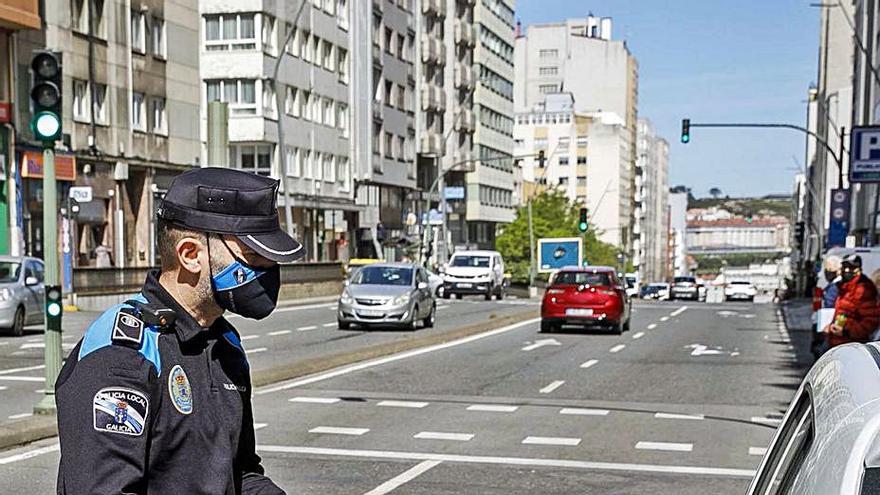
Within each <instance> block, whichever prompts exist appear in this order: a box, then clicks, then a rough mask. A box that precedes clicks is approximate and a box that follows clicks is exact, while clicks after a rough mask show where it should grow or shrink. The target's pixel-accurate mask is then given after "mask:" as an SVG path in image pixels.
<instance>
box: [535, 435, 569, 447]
mask: <svg viewBox="0 0 880 495" xmlns="http://www.w3.org/2000/svg"><path fill="white" fill-rule="evenodd" d="M522 443H523V445H560V446H566V447H577V446H578V445H580V443H581V439H580V438H568V437H526V438H525V439H523V441H522Z"/></svg>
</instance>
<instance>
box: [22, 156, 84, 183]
mask: <svg viewBox="0 0 880 495" xmlns="http://www.w3.org/2000/svg"><path fill="white" fill-rule="evenodd" d="M21 176H22V177H23V178H26V179H42V178H43V154H42V153H41V152H39V151H25V152H24V153H23V156H22V160H21ZM55 178H56V179H57V180H69V181H75V180H76V158H75V157H74V156H73V155H64V154H56V155H55Z"/></svg>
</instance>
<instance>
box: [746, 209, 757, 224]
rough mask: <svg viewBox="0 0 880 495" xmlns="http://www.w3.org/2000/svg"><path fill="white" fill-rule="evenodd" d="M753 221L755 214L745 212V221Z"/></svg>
mask: <svg viewBox="0 0 880 495" xmlns="http://www.w3.org/2000/svg"><path fill="white" fill-rule="evenodd" d="M754 221H755V216H754V215H753V214H752V212H748V213H746V223H752V222H754Z"/></svg>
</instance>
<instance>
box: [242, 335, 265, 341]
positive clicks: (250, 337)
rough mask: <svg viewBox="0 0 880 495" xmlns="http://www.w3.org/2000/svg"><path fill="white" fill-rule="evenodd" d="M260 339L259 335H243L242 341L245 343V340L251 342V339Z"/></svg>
mask: <svg viewBox="0 0 880 495" xmlns="http://www.w3.org/2000/svg"><path fill="white" fill-rule="evenodd" d="M258 338H260V336H259V335H242V336H241V340H242V341H244V340H251V339H258Z"/></svg>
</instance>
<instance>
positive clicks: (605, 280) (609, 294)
mask: <svg viewBox="0 0 880 495" xmlns="http://www.w3.org/2000/svg"><path fill="white" fill-rule="evenodd" d="M630 314H631V303H630V300H629V297H627V295H626V288H625V287H624V285H623V283H621V281H620V279H619V278H618V277H617V273H616V272H615V270H614V268H610V267H605V266H590V267H586V268H564V269H562V270H560V271H559V272H557V273H556V275H555V276H554V277H553V278H552V279H551V283H550V285H549V286H548V287H547V290H546V291H545V292H544V300H543V301H542V302H541V331H542V332H548V331H552V330H556V329H558V328H559V327H561V326H562V325H580V326H594V325H599V326H606V327H609V328H611V330H613V331H614V333H616V334H618V335H619V334H621V333H623V332H625V331H627V330H629V327H630Z"/></svg>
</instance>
